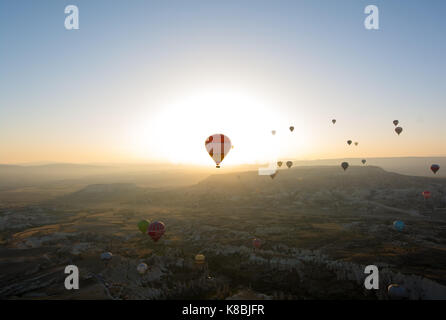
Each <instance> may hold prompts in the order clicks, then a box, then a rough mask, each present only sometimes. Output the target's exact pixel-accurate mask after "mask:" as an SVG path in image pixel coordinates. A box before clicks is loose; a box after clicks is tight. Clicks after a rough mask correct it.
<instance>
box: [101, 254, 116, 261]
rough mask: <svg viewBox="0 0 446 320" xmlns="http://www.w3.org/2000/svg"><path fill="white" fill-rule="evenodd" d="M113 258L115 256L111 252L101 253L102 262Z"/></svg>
mask: <svg viewBox="0 0 446 320" xmlns="http://www.w3.org/2000/svg"><path fill="white" fill-rule="evenodd" d="M112 257H113V254H112V253H111V252H104V253H101V259H102V260H111V258H112Z"/></svg>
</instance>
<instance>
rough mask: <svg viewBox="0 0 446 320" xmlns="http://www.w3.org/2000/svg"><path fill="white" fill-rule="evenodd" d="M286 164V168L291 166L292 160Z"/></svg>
mask: <svg viewBox="0 0 446 320" xmlns="http://www.w3.org/2000/svg"><path fill="white" fill-rule="evenodd" d="M286 166H287V167H288V169H289V168H291V167H292V166H293V161H287V162H286Z"/></svg>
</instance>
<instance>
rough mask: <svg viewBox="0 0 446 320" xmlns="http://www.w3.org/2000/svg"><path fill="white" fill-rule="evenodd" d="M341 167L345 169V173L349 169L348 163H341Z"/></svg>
mask: <svg viewBox="0 0 446 320" xmlns="http://www.w3.org/2000/svg"><path fill="white" fill-rule="evenodd" d="M341 167H342V169H344V171H345V170H347V168H348V162H343V163H341Z"/></svg>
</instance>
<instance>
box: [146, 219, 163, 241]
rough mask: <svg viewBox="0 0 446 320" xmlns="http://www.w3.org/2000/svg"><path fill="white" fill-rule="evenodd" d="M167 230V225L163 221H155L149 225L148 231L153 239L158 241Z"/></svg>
mask: <svg viewBox="0 0 446 320" xmlns="http://www.w3.org/2000/svg"><path fill="white" fill-rule="evenodd" d="M165 231H166V227H165V225H164V223H163V222H161V221H154V222H152V223H151V224H150V225H149V228H148V231H147V233H148V234H149V236H150V237H151V238H152V240H153V241H155V242H157V241H158V240H159V239H160V238H161V237H162V236H163V234H164V232H165Z"/></svg>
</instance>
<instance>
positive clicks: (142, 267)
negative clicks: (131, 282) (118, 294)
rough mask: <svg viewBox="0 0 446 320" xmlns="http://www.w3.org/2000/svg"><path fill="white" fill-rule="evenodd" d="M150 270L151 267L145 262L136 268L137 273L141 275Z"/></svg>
mask: <svg viewBox="0 0 446 320" xmlns="http://www.w3.org/2000/svg"><path fill="white" fill-rule="evenodd" d="M148 269H149V267H148V266H147V264H145V263H144V262H142V263H140V264H138V266H137V267H136V271H138V273H139V274H144V273H146V272H147V270H148Z"/></svg>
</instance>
